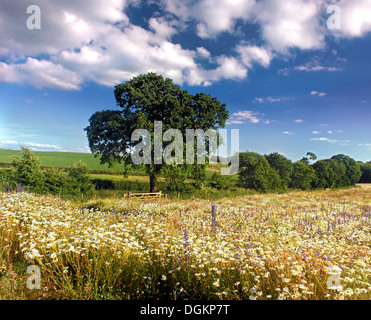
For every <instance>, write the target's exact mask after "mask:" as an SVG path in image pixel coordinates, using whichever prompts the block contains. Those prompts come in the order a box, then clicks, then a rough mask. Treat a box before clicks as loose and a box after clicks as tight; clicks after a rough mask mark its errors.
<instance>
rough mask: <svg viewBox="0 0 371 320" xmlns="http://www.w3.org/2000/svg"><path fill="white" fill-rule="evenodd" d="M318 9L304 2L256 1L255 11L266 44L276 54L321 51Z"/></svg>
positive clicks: (322, 36) (290, 0) (292, 0)
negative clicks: (281, 52)
mask: <svg viewBox="0 0 371 320" xmlns="http://www.w3.org/2000/svg"><path fill="white" fill-rule="evenodd" d="M320 8H321V7H320V6H319V5H318V4H317V3H316V2H312V1H311V2H310V1H305V0H267V1H258V2H257V3H256V6H255V7H254V10H255V13H256V19H257V21H259V22H260V23H261V27H262V34H263V37H264V39H265V40H267V41H268V42H269V43H270V45H271V46H272V47H273V48H274V49H275V50H278V51H286V50H287V48H289V47H297V48H300V49H315V48H317V49H318V48H321V47H323V45H324V33H323V32H321V28H320V26H319V20H320V19H319V14H320Z"/></svg>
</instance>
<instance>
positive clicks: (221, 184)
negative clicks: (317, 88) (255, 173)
mask: <svg viewBox="0 0 371 320" xmlns="http://www.w3.org/2000/svg"><path fill="white" fill-rule="evenodd" d="M211 179H212V181H214V183H213V184H212V185H213V186H214V188H216V189H218V190H235V189H236V184H237V181H236V179H235V178H234V177H233V176H226V175H223V176H222V175H221V174H220V173H219V172H215V173H214V174H213V175H212V178H211Z"/></svg>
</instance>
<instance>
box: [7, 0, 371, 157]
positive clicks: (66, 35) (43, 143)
mask: <svg viewBox="0 0 371 320" xmlns="http://www.w3.org/2000/svg"><path fill="white" fill-rule="evenodd" d="M333 4H335V5H336V6H337V8H339V15H338V16H336V19H337V18H338V17H340V20H339V21H340V27H341V29H340V30H333V29H329V28H328V27H327V19H328V18H329V17H331V16H332V14H331V13H330V14H329V13H327V8H328V7H329V5H333ZM29 5H37V6H39V8H40V10H41V16H40V17H41V18H40V20H41V29H39V30H38V29H28V28H27V24H26V22H27V19H28V18H29V17H30V14H27V13H26V10H27V7H28V6H29ZM333 13H334V12H333ZM333 17H335V16H333ZM370 52H371V2H370V1H369V0H354V1H350V0H339V1H325V0H313V1H306V0H260V1H257V0H214V1H210V0H199V1H193V0H192V1H191V0H188V1H180V0H160V1H140V0H108V1H103V0H91V1H89V8H88V7H86V1H72V0H66V1H58V2H56V1H51V0H39V1H37V0H33V1H28V0H25V1H17V2H15V1H12V0H2V1H1V3H0V148H10V149H19V148H20V146H21V145H23V146H28V147H30V148H32V149H33V150H39V151H42V150H47V151H76V152H89V149H88V141H87V139H86V135H85V132H84V131H83V128H84V127H86V126H87V125H88V119H89V117H90V116H91V115H92V114H93V113H94V112H96V111H99V110H105V109H114V108H115V100H114V96H113V87H114V86H115V85H116V84H119V83H122V82H125V81H127V80H129V79H131V78H132V77H134V76H136V75H139V74H143V73H147V72H149V71H154V72H157V73H158V74H162V75H164V76H165V77H169V78H172V79H173V80H174V82H175V83H176V84H178V85H180V86H181V87H182V88H183V89H187V90H188V91H190V92H191V93H194V94H195V93H197V92H205V93H210V94H211V95H212V96H214V97H216V98H218V99H219V100H220V101H221V102H223V103H226V104H227V108H228V111H229V114H230V118H229V120H228V124H227V126H226V128H227V129H239V130H240V150H241V151H246V150H249V151H255V152H258V153H261V154H265V153H267V154H268V153H271V152H279V153H282V154H284V155H285V156H287V157H288V158H290V159H292V160H298V159H300V158H302V157H303V156H305V154H306V153H307V152H308V151H310V152H314V153H315V154H317V156H318V157H319V158H322V159H323V158H328V157H331V156H332V155H335V154H339V153H343V154H347V155H349V156H351V157H353V158H355V159H356V160H361V161H370V160H371V126H370V119H371V90H370V89H371V63H370V62H371V61H370V59H371V58H370V57H371V55H370Z"/></svg>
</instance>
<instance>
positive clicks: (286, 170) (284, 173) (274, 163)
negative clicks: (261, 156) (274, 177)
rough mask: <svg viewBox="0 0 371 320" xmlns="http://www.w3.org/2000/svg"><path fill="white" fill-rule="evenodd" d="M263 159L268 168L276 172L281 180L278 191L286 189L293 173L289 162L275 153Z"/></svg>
mask: <svg viewBox="0 0 371 320" xmlns="http://www.w3.org/2000/svg"><path fill="white" fill-rule="evenodd" d="M265 158H266V159H267V160H268V163H269V164H270V166H271V167H272V168H273V169H274V170H276V171H277V172H278V174H279V176H280V178H281V186H280V189H283V190H284V189H286V188H287V187H288V185H289V183H290V180H291V174H292V171H293V165H292V162H291V160H289V159H287V158H286V157H285V156H283V155H281V154H279V153H277V152H275V153H271V154H269V155H266V156H265Z"/></svg>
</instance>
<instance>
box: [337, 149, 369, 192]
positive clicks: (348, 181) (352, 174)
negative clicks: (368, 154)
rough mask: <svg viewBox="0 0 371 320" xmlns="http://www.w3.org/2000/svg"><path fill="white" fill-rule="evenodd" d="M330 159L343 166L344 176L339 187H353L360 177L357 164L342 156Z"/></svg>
mask: <svg viewBox="0 0 371 320" xmlns="http://www.w3.org/2000/svg"><path fill="white" fill-rule="evenodd" d="M331 159H333V160H335V161H336V162H338V163H342V164H344V166H345V175H344V176H343V177H342V181H341V184H340V186H342V187H349V186H353V185H355V184H356V183H357V182H358V181H359V179H360V178H361V176H362V172H361V168H360V166H359V164H358V163H357V162H356V161H355V160H354V159H352V158H351V157H349V156H346V155H344V154H338V155H336V156H333V157H331Z"/></svg>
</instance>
